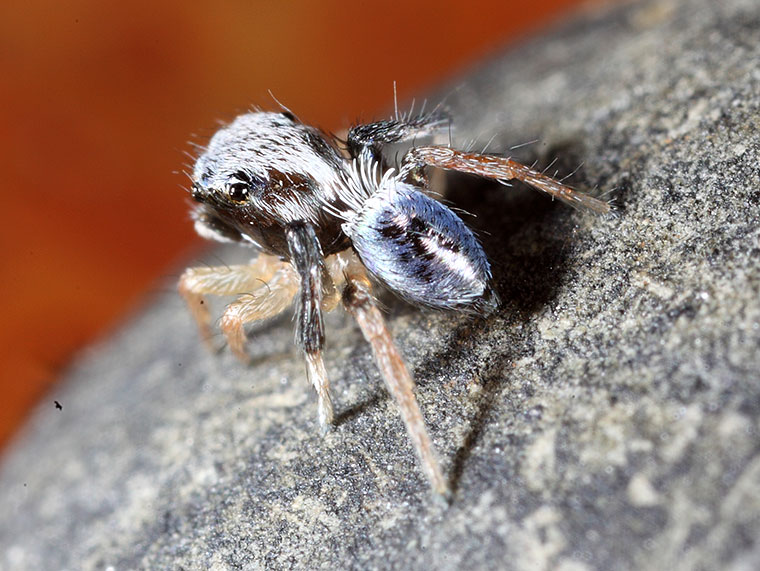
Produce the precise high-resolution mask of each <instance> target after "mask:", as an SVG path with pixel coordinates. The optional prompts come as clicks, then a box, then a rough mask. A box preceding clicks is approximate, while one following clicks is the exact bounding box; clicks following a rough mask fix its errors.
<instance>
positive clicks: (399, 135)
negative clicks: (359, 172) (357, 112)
mask: <svg viewBox="0 0 760 571" xmlns="http://www.w3.org/2000/svg"><path fill="white" fill-rule="evenodd" d="M450 122H451V118H450V117H449V115H448V113H446V112H445V111H444V110H443V109H442V108H440V107H439V108H436V109H433V110H432V111H431V112H430V113H425V114H423V115H418V116H416V117H410V118H409V119H406V120H404V119H388V120H384V121H377V122H375V123H368V124H366V125H356V126H354V127H351V129H349V131H348V136H347V138H346V146H347V148H348V151H349V153H350V154H351V156H352V157H354V158H359V157H362V158H366V159H373V160H376V161H379V162H383V151H384V147H385V146H386V145H392V144H394V143H403V142H405V141H410V140H413V139H415V138H417V137H428V136H433V135H439V134H441V133H443V132H446V131H447V130H448V128H449V124H450Z"/></svg>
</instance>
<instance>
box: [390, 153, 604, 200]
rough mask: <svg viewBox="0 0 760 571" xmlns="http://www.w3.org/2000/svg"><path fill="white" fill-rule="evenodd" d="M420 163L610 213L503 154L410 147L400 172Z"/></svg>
mask: <svg viewBox="0 0 760 571" xmlns="http://www.w3.org/2000/svg"><path fill="white" fill-rule="evenodd" d="M424 166H432V167H437V168H440V169H444V170H455V171H459V172H464V173H469V174H474V175H478V176H482V177H485V178H491V179H494V180H498V181H506V180H512V179H517V180H521V181H523V182H525V183H527V184H529V185H530V186H532V187H533V188H535V189H537V190H540V191H542V192H545V193H547V194H549V195H551V196H553V197H554V198H557V199H558V200H561V201H562V202H564V203H565V204H569V205H570V206H573V207H576V208H587V209H589V210H593V211H594V212H598V213H600V214H604V213H607V212H610V210H611V209H612V207H611V206H610V204H609V203H607V202H605V201H603V200H599V199H598V198H594V197H593V196H589V195H588V194H584V193H582V192H578V191H577V190H573V189H572V188H570V187H569V186H565V185H564V184H562V183H560V182H559V181H557V180H554V179H553V178H551V177H549V176H546V175H545V174H543V173H541V172H538V171H536V170H533V169H532V168H530V167H527V166H525V165H523V164H520V163H518V162H516V161H513V160H511V159H508V158H506V157H498V156H494V155H481V154H478V153H468V152H465V151H458V150H456V149H451V148H449V147H440V146H426V147H414V148H413V149H410V150H409V152H408V153H407V154H406V156H405V157H404V164H403V166H402V168H401V173H402V175H407V176H409V175H413V174H414V173H415V172H417V171H419V170H420V169H421V167H424Z"/></svg>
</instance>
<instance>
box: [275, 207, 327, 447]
mask: <svg viewBox="0 0 760 571" xmlns="http://www.w3.org/2000/svg"><path fill="white" fill-rule="evenodd" d="M285 233H286V238H287V242H288V251H289V253H290V263H291V264H293V267H294V268H295V270H296V273H297V274H298V276H299V277H300V278H301V284H300V290H299V293H298V300H297V302H296V306H297V308H296V344H297V345H298V346H299V347H301V350H302V351H303V352H304V356H305V358H306V374H307V376H308V377H309V382H311V384H312V385H313V386H314V389H315V390H316V391H317V401H318V404H317V407H318V409H317V410H318V418H319V424H320V426H321V428H322V431H323V432H326V431H327V430H328V429H329V427H330V424H331V423H332V421H333V407H332V401H331V400H330V382H329V380H328V379H327V372H326V370H325V364H324V361H323V360H322V347H323V345H324V341H325V333H324V323H323V321H322V298H323V290H324V285H323V284H324V282H325V280H326V279H329V276H328V275H327V272H326V269H325V265H324V260H323V256H322V249H321V247H320V245H319V240H318V238H317V235H316V233H315V232H314V228H313V227H312V226H311V225H310V224H306V223H303V222H299V223H292V224H290V225H289V226H288V228H287V230H286V232H285Z"/></svg>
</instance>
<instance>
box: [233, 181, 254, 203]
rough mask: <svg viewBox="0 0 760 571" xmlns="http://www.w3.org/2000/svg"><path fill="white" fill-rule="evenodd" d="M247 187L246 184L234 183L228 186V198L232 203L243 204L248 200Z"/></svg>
mask: <svg viewBox="0 0 760 571" xmlns="http://www.w3.org/2000/svg"><path fill="white" fill-rule="evenodd" d="M248 191H249V185H248V183H247V182H235V183H233V184H231V185H230V186H229V190H228V193H229V197H230V200H231V201H232V202H237V203H243V202H245V201H246V200H248Z"/></svg>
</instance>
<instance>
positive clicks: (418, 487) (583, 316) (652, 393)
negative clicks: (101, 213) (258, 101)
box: [0, 0, 760, 571]
mask: <svg viewBox="0 0 760 571" xmlns="http://www.w3.org/2000/svg"><path fill="white" fill-rule="evenodd" d="M600 10H601V12H600ZM759 30H760V5H759V4H758V3H757V2H756V0H744V1H742V0H723V1H721V2H715V1H714V0H691V1H684V2H675V1H673V2H671V1H649V2H639V3H634V4H626V5H625V6H623V7H610V8H599V7H597V8H596V11H595V12H591V13H588V14H586V15H583V16H581V17H580V19H579V20H578V21H575V22H574V23H571V24H568V25H566V26H564V27H562V28H559V29H556V30H554V31H552V32H551V33H549V34H548V35H546V36H545V37H541V38H537V39H535V40H533V41H531V42H529V43H526V44H524V45H522V46H521V47H519V48H518V49H516V50H512V51H510V52H509V53H507V54H506V55H504V56H503V57H500V58H497V59H495V60H493V61H491V62H488V63H487V64H485V65H484V66H483V67H482V69H479V70H476V71H474V72H473V73H472V74H471V75H470V76H468V77H465V78H461V80H457V81H454V82H452V84H451V88H447V89H443V90H442V93H445V94H447V95H448V99H447V101H448V104H449V106H450V107H451V108H452V109H453V111H454V113H455V116H456V117H457V130H456V131H455V132H454V140H455V142H458V143H459V144H462V145H465V144H467V143H469V142H472V141H475V143H474V145H475V148H478V147H479V146H482V145H485V143H487V142H488V141H489V140H491V139H492V138H493V141H492V142H491V143H490V146H489V149H490V150H497V149H508V148H509V147H510V146H512V145H519V144H522V143H527V142H530V141H534V140H536V139H538V142H534V143H532V144H528V145H526V146H521V147H519V148H516V149H515V150H514V151H512V152H511V154H512V156H514V157H515V158H517V159H520V160H522V161H524V162H528V163H532V162H534V161H537V162H538V164H539V165H541V166H546V165H549V164H550V163H551V161H552V160H553V159H554V158H555V157H557V158H558V161H557V162H556V163H554V164H553V165H552V166H551V167H549V168H550V170H551V171H553V170H554V169H557V170H558V171H559V173H560V176H562V175H565V174H568V173H570V172H572V171H573V170H575V169H576V168H577V167H578V166H579V165H582V166H580V168H579V170H578V172H577V173H576V174H574V175H573V176H572V177H571V178H570V182H571V183H572V184H574V185H575V186H577V187H579V188H582V189H593V188H594V187H597V188H599V189H605V190H607V189H616V190H615V192H614V194H615V196H616V200H617V203H618V204H619V206H620V208H619V212H618V215H617V216H616V217H607V218H600V217H596V216H594V215H591V214H587V213H581V212H575V211H573V210H571V209H568V208H567V207H565V206H563V205H561V204H558V203H555V202H551V201H550V200H548V199H546V198H545V197H543V196H541V195H539V194H537V193H534V192H532V191H529V190H527V189H525V188H524V187H521V186H519V185H516V186H515V187H513V188H504V187H500V186H494V185H491V184H485V183H482V182H480V181H476V180H472V179H466V178H463V177H455V178H453V179H452V180H451V181H450V183H449V188H450V198H451V200H453V201H454V202H455V204H456V205H457V206H459V207H461V208H464V209H466V210H468V211H469V212H471V213H473V214H475V215H476V216H477V217H476V218H472V217H469V218H468V222H469V223H471V224H472V226H473V227H474V228H475V229H477V230H478V232H479V234H480V235H481V237H482V240H483V243H484V246H485V249H486V251H487V252H488V254H489V256H490V257H491V258H492V260H493V261H494V267H495V274H496V281H497V290H498V291H499V294H500V296H501V297H502V299H503V300H504V305H503V307H502V308H501V310H500V311H499V312H498V313H497V314H496V315H494V316H492V317H490V318H488V319H485V318H475V319H473V318H471V317H468V316H465V315H447V314H436V313H427V312H423V311H420V310H417V309H415V308H411V307H409V306H407V305H404V304H403V303H402V302H398V301H395V300H394V299H393V298H392V297H391V296H385V297H384V298H383V301H384V303H385V304H386V305H387V307H388V313H389V321H390V324H391V327H392V330H393V332H394V334H395V336H396V337H397V339H398V341H399V344H400V345H401V346H402V347H403V351H404V353H405V355H406V358H407V360H408V363H409V364H410V366H411V368H412V370H413V371H414V374H415V376H416V378H417V380H418V391H417V392H418V396H419V400H420V404H421V407H422V409H423V411H424V414H425V415H426V417H427V418H428V421H429V425H430V427H431V432H432V437H433V439H434V441H435V444H436V446H437V447H438V449H439V451H440V455H441V458H442V461H443V467H444V469H445V471H446V473H447V474H448V475H449V477H450V478H451V480H452V483H453V485H454V488H455V495H454V500H453V503H452V505H451V506H450V507H448V508H445V507H442V506H440V505H438V504H437V503H436V502H434V501H433V498H432V497H431V495H430V493H429V490H428V486H427V484H426V482H425V481H424V480H423V479H422V477H421V475H420V472H419V470H418V468H417V464H416V461H415V458H414V455H413V452H412V450H411V448H410V445H409V442H408V441H407V438H406V435H405V432H404V429H403V425H402V423H401V421H400V419H399V416H398V413H397V411H396V409H395V406H394V404H393V402H392V401H390V400H389V398H388V396H387V394H386V392H385V390H384V388H383V385H382V382H381V380H380V379H379V377H378V374H377V372H376V370H375V368H374V366H373V364H372V362H371V359H370V356H369V350H368V347H367V346H366V345H365V343H364V341H363V340H362V338H361V335H360V333H359V332H358V330H357V328H356V326H355V325H354V324H353V323H352V322H351V320H350V319H349V317H347V316H346V315H345V314H342V313H339V312H336V313H335V314H332V315H330V317H329V319H328V320H327V326H328V336H329V338H328V343H327V353H326V363H327V369H328V371H329V374H330V377H331V379H332V382H333V386H334V396H335V402H336V407H337V413H338V416H339V423H338V426H337V427H336V429H335V430H333V431H332V432H331V433H330V434H328V435H327V436H326V437H325V438H322V437H321V436H320V435H319V432H318V430H317V426H316V405H315V397H314V396H313V394H312V391H311V390H310V389H309V388H308V386H307V382H306V379H305V375H304V370H303V365H302V363H301V360H300V358H299V355H298V353H297V351H296V350H295V348H294V347H293V344H292V326H291V323H290V320H289V318H288V317H284V318H282V319H279V320H275V321H273V322H271V323H269V324H267V325H265V326H262V327H258V328H256V329H255V331H254V332H253V334H252V336H251V349H252V352H253V353H254V355H255V360H254V363H253V364H252V365H251V366H250V367H249V368H245V367H243V366H241V365H240V364H239V363H238V362H236V361H235V360H234V358H233V357H232V356H230V355H229V354H227V353H224V354H222V355H221V356H215V355H210V354H208V353H207V352H205V351H204V350H202V348H201V346H200V344H199V340H198V337H197V334H196V332H195V330H194V328H193V326H192V324H191V321H190V318H189V316H188V315H187V313H186V312H185V310H184V308H183V307H182V304H181V302H180V300H179V299H178V297H177V296H176V295H175V294H167V295H166V296H164V297H163V298H161V299H160V300H158V301H157V302H156V303H155V304H154V305H152V306H151V307H149V308H148V309H147V310H146V311H145V312H144V313H143V314H142V315H140V316H138V317H136V318H134V319H133V320H132V321H131V322H130V323H129V324H128V325H126V326H125V327H124V328H123V329H122V330H121V331H120V332H118V333H117V334H116V335H115V336H114V337H113V338H112V339H110V340H108V341H107V342H105V343H103V344H101V345H100V346H98V347H94V348H92V349H91V350H90V352H89V353H88V354H87V355H84V356H83V358H82V359H81V360H80V362H79V364H78V365H77V366H76V367H75V368H74V369H73V370H72V371H71V373H70V375H69V379H68V380H67V381H66V382H65V383H63V384H62V385H61V386H60V387H59V388H57V389H56V392H55V394H54V395H51V396H50V397H49V399H48V401H49V402H45V403H44V404H43V406H42V407H41V408H40V410H39V411H37V413H36V415H35V416H34V417H33V418H32V420H31V421H30V423H29V425H28V427H27V428H26V430H25V432H24V434H23V436H22V437H21V438H19V439H18V440H17V441H16V443H15V446H14V447H13V449H12V450H10V452H9V453H8V454H7V455H6V456H5V458H4V459H3V464H2V468H0V513H2V514H3V517H2V519H1V520H0V568H2V569H7V570H14V571H15V570H20V569H109V568H110V569H119V570H121V569H264V568H299V569H304V568H309V569H344V568H357V569H517V570H542V569H547V570H548V569H560V570H563V571H584V570H592V569H599V570H602V569H604V570H606V569H731V570H744V569H747V570H749V569H757V568H760V547H759V545H758V537H760V437H759V435H760V380H759V379H760V373H759V371H760V229H759V228H758V221H759V220H760V175H759V174H758V156H759V155H760V65H759V62H760V32H759ZM216 255H217V254H215V255H214V256H209V257H208V258H207V260H205V261H210V262H213V260H214V259H215V257H216ZM221 255H224V256H226V257H228V252H223V253H222V254H221ZM229 255H230V256H232V255H233V254H231V253H230V254H229ZM238 255H239V254H238ZM215 308H216V310H218V309H219V308H220V306H219V305H216V306H215ZM54 399H56V400H58V401H59V402H60V403H61V404H62V405H63V410H56V409H55V408H54V406H53V404H52V401H53V400H54Z"/></svg>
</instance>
